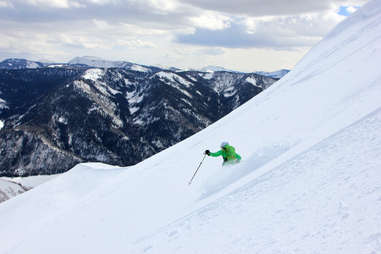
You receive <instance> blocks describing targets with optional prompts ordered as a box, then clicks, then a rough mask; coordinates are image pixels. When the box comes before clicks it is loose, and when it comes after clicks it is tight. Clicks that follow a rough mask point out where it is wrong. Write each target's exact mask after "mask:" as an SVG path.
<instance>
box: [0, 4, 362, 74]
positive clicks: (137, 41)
mask: <svg viewBox="0 0 381 254" xmlns="http://www.w3.org/2000/svg"><path fill="white" fill-rule="evenodd" d="M365 3H366V0H319V1H316V0H290V1H284V0H266V1H264V0H235V1H231V0H0V36H1V38H2V39H1V40H0V60H1V59H5V58H8V57H22V58H28V59H31V60H40V61H53V62H63V61H68V60H70V59H71V58H74V57H76V56H85V55H86V56H97V57H100V58H104V59H107V60H126V61H132V62H137V63H141V64H150V65H161V66H175V67H180V68H200V67H203V66H207V65H219V66H224V67H226V68H229V69H235V70H241V71H255V70H264V71H273V70H277V69H281V68H292V67H293V66H294V65H295V64H296V63H297V61H298V60H299V59H300V58H301V57H302V56H303V55H304V54H305V53H306V52H307V51H308V50H309V49H310V48H311V47H312V46H313V45H315V44H316V43H317V42H318V41H319V40H321V38H322V37H323V36H324V35H325V34H327V33H328V32H329V31H330V30H331V29H332V28H333V27H334V26H335V25H336V24H338V23H339V22H341V21H342V20H344V19H345V18H346V16H347V15H349V14H350V13H352V12H353V11H354V10H355V9H356V8H358V7H361V6H362V5H363V4H365Z"/></svg>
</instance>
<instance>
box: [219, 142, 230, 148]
mask: <svg viewBox="0 0 381 254" xmlns="http://www.w3.org/2000/svg"><path fill="white" fill-rule="evenodd" d="M228 145H229V143H228V142H226V141H224V142H222V143H221V148H224V147H225V146H228Z"/></svg>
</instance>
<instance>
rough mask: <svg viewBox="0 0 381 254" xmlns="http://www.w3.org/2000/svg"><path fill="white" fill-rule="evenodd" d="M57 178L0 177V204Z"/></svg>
mask: <svg viewBox="0 0 381 254" xmlns="http://www.w3.org/2000/svg"><path fill="white" fill-rule="evenodd" d="M57 176H58V175H40V176H28V177H0V202H3V201H5V200H8V199H10V198H12V197H15V196H17V195H19V194H21V193H24V192H25V191H27V190H30V189H32V188H34V187H36V186H38V185H40V184H42V183H44V182H46V181H48V180H51V179H53V178H54V177H57Z"/></svg>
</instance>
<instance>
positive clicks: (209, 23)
mask: <svg viewBox="0 0 381 254" xmlns="http://www.w3.org/2000/svg"><path fill="white" fill-rule="evenodd" d="M189 19H190V21H191V22H192V24H193V25H194V26H196V27H201V28H207V29H210V30H221V29H224V28H227V27H229V26H230V22H231V18H230V17H227V16H225V15H221V14H219V13H216V12H212V11H206V12H204V13H202V14H201V15H200V16H197V17H191V18H189Z"/></svg>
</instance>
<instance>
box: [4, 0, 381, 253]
mask: <svg viewBox="0 0 381 254" xmlns="http://www.w3.org/2000/svg"><path fill="white" fill-rule="evenodd" d="M380 45H381V2H380V1H379V0H376V1H371V2H369V3H368V4H366V5H365V6H364V7H363V8H361V9H360V10H358V11H357V12H356V13H355V14H353V15H352V16H350V17H349V18H348V19H347V20H345V21H344V22H343V23H341V24H340V25H339V26H338V27H337V28H336V29H335V30H333V31H332V32H331V33H330V34H329V35H328V36H327V37H326V38H325V39H324V40H323V41H321V42H320V43H319V44H318V45H317V46H315V47H314V48H313V49H312V50H311V51H310V52H309V53H308V54H307V55H306V56H305V57H304V58H303V59H302V61H300V62H299V63H298V64H297V66H296V67H295V68H294V70H293V71H291V72H290V73H289V74H288V75H286V76H285V77H284V78H282V79H281V80H280V81H279V82H277V83H276V84H274V85H273V86H271V87H270V88H269V89H267V90H265V91H264V92H262V93H260V94H259V95H258V96H256V97H255V98H254V99H252V100H250V101H249V102H248V103H246V104H244V105H242V106H241V107H239V108H238V109H236V110H235V111H234V112H232V113H231V114H229V115H227V116H226V117H224V118H223V119H221V120H220V121H218V122H216V123H215V124H212V125H211V126H209V127H208V128H206V129H205V130H203V131H201V132H199V133H197V134H196V135H193V136H192V137H190V138H189V139H187V140H184V141H182V142H180V143H179V144H177V145H175V146H173V147H170V148H168V149H166V150H164V151H163V152H161V153H159V154H156V155H154V156H152V157H150V158H149V159H147V160H145V161H143V162H141V163H139V164H137V165H135V166H132V167H127V168H119V167H113V166H109V165H105V164H98V163H86V164H80V165H78V166H76V167H75V168H73V169H72V170H70V171H69V172H67V173H65V174H63V175H62V176H59V177H57V178H54V179H53V180H51V181H49V182H47V183H46V184H43V185H41V186H38V187H36V188H34V189H32V190H31V191H28V192H26V193H24V194H22V195H19V196H17V197H15V198H13V199H11V200H9V201H6V202H4V203H2V204H1V205H0V239H1V245H0V253H7V254H16V253H20V254H21V253H32V254H33V253H57V254H60V253H62V254H63V253H65V254H66V253H92V254H96V253H261V254H266V253H319V254H321V253H327V254H330V253H335V254H336V253H342V254H351V253H353V254H359V253H364V254H378V253H380V252H381V181H380V179H381V172H380V168H381V159H380V158H381V135H380V133H381V101H380V98H381V75H380V72H379V66H380V61H381V51H380V50H379V49H380ZM359 73H361V75H359ZM227 133H228V139H229V140H228V141H229V142H230V143H231V144H232V145H233V146H235V147H236V150H237V152H238V153H239V154H241V156H242V157H243V161H242V162H241V163H240V164H238V165H235V166H231V167H223V168H222V167H221V160H220V158H210V157H207V158H205V160H204V162H203V164H202V166H201V168H200V171H199V173H198V174H197V175H196V178H195V180H194V182H193V184H192V185H191V186H189V185H188V181H189V180H190V178H191V177H192V175H193V173H194V171H195V170H196V168H197V166H198V165H199V163H200V161H201V160H202V158H203V155H202V152H203V151H204V150H205V149H211V150H213V151H215V150H216V149H218V146H219V143H220V142H221V141H223V140H226V139H227V136H226V135H227ZM63 242H64V244H63Z"/></svg>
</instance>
